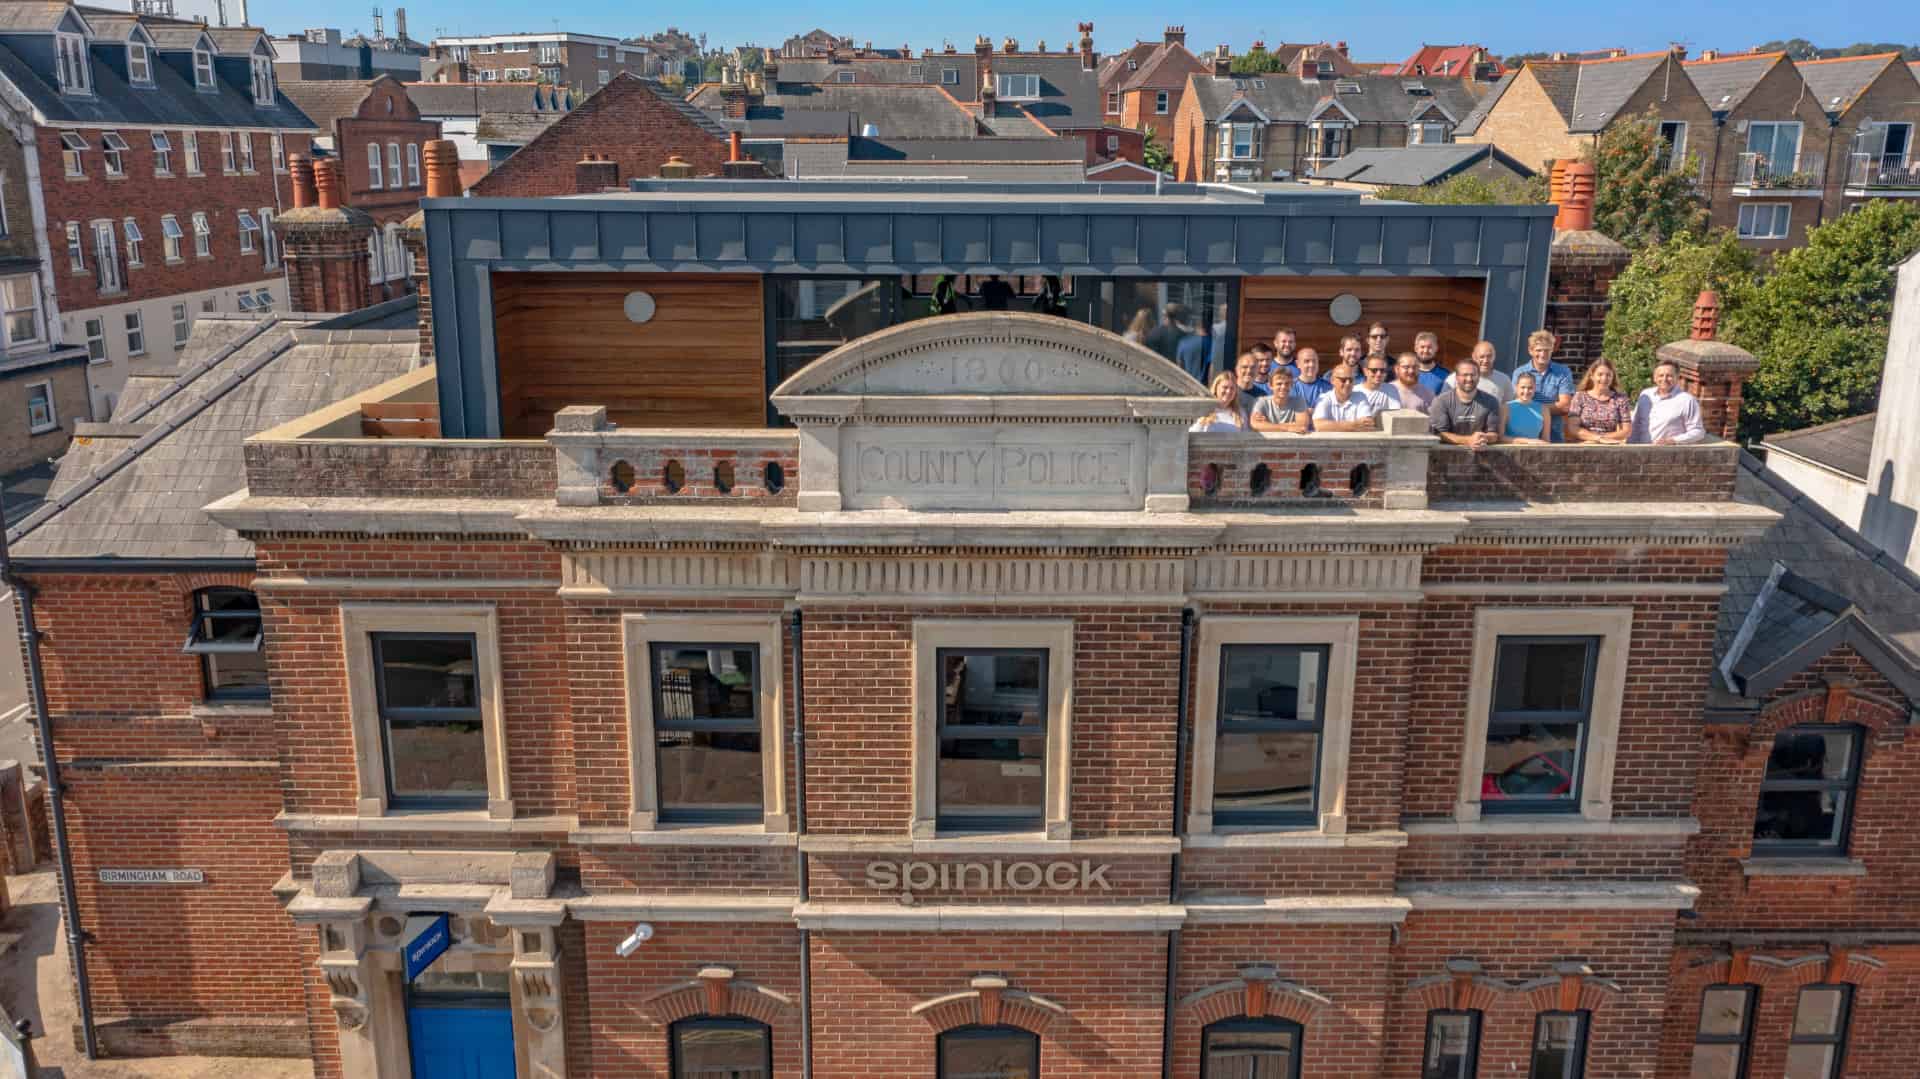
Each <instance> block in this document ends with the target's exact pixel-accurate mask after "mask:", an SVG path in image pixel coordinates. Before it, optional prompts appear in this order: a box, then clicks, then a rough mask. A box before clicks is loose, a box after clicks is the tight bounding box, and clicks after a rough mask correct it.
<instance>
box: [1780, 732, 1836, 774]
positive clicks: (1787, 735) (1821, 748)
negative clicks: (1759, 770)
mask: <svg viewBox="0 0 1920 1079" xmlns="http://www.w3.org/2000/svg"><path fill="white" fill-rule="evenodd" d="M1852 763H1853V732H1852V731H1844V730H1816V731H1805V730H1788V731H1782V732H1780V733H1779V734H1778V735H1776V736H1775V737H1774V740H1773V752H1772V753H1771V754H1769V755H1768V757H1767V776H1766V778H1767V779H1768V780H1776V779H1803V780H1804V779H1811V780H1837V779H1845V778H1846V777H1847V773H1848V771H1849V769H1850V768H1851V766H1852Z"/></svg>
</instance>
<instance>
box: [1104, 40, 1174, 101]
mask: <svg viewBox="0 0 1920 1079" xmlns="http://www.w3.org/2000/svg"><path fill="white" fill-rule="evenodd" d="M1165 44H1166V42H1165V41H1136V42H1134V43H1133V44H1132V45H1130V46H1128V48H1127V50H1126V51H1125V52H1117V53H1114V54H1113V55H1112V56H1109V57H1107V58H1106V59H1105V60H1102V61H1101V62H1100V92H1101V93H1116V92H1118V91H1119V89H1120V87H1121V85H1122V84H1123V83H1125V82H1126V81H1127V80H1128V79H1130V78H1132V77H1133V76H1134V74H1135V73H1136V72H1138V71H1139V70H1140V65H1142V64H1144V63H1146V62H1147V57H1149V56H1152V55H1153V52H1154V50H1155V49H1158V48H1160V46H1162V45H1165ZM1129 60H1131V61H1133V67H1132V68H1129V67H1127V61H1129Z"/></svg>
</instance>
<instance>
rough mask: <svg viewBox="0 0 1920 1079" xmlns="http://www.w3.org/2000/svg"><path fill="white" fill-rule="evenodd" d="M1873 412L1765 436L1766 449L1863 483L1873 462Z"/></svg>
mask: <svg viewBox="0 0 1920 1079" xmlns="http://www.w3.org/2000/svg"><path fill="white" fill-rule="evenodd" d="M1874 416H1875V413H1872V412H1869V413H1867V414H1866V415H1864V416H1850V417H1848V418H1847V419H1844V420H1835V421H1833V422H1832V423H1823V424H1820V425H1819V426H1818V427H1803V428H1801V429H1800V430H1798V431H1783V432H1781V433H1780V434H1777V435H1768V436H1767V440H1766V448H1767V449H1770V450H1779V451H1781V452H1782V453H1790V454H1792V455H1793V456H1795V457H1803V458H1805V459H1807V460H1809V461H1812V462H1813V463H1815V464H1817V465H1825V466H1826V467H1828V468H1831V469H1833V470H1834V471H1836V472H1844V473H1846V474H1847V475H1849V476H1852V477H1853V478H1855V479H1857V480H1859V481H1860V482H1862V483H1865V482H1866V480H1867V470H1868V469H1869V468H1870V467H1871V466H1872V463H1873V419H1874Z"/></svg>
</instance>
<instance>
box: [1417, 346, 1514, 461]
mask: <svg viewBox="0 0 1920 1079" xmlns="http://www.w3.org/2000/svg"><path fill="white" fill-rule="evenodd" d="M1479 386H1480V365H1479V364H1477V363H1474V362H1473V361H1472V360H1461V361H1460V362H1458V363H1456V364H1454V365H1453V388H1452V389H1450V390H1446V391H1443V392H1442V393H1440V394H1439V395H1438V396H1436V397H1435V398H1434V399H1433V407H1432V408H1431V409H1429V410H1428V411H1427V430H1429V431H1431V432H1433V433H1434V434H1436V435H1439V436H1440V440H1441V441H1442V442H1447V443H1451V444H1452V445H1455V446H1466V447H1468V448H1469V449H1475V450H1478V449H1484V448H1485V447H1487V446H1491V445H1494V444H1495V443H1497V442H1499V441H1500V402H1499V401H1497V400H1495V399H1494V397H1493V395H1492V394H1489V393H1483V392H1481V390H1480V388H1479Z"/></svg>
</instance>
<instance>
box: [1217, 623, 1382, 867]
mask: <svg viewBox="0 0 1920 1079" xmlns="http://www.w3.org/2000/svg"><path fill="white" fill-rule="evenodd" d="M1199 629H1200V632H1199V634H1198V639H1197V642H1196V643H1197V645H1198V647H1197V648H1196V649H1195V656H1196V658H1197V661H1198V663H1199V665H1200V669H1199V671H1198V672H1197V673H1198V677H1197V678H1196V679H1195V689H1194V711H1193V720H1194V722H1193V793H1192V807H1191V809H1189V810H1188V813H1187V820H1186V826H1187V834H1188V835H1209V834H1212V832H1213V773H1214V762H1215V744H1216V739H1217V737H1218V735H1219V728H1220V724H1219V712H1220V653H1221V649H1222V647H1223V646H1225V645H1230V644H1305V645H1327V646H1329V647H1328V654H1327V670H1326V671H1325V673H1324V675H1323V677H1324V678H1325V684H1326V687H1327V697H1326V706H1325V707H1326V711H1325V715H1324V716H1323V717H1322V719H1323V722H1322V724H1321V730H1320V774H1319V775H1318V776H1317V777H1316V780H1315V782H1316V786H1317V787H1318V794H1319V813H1320V826H1319V829H1318V833H1317V834H1320V835H1326V836H1337V835H1345V834H1346V831H1347V761H1348V757H1349V749H1350V745H1351V742H1352V737H1353V687H1354V681H1355V679H1356V678H1357V677H1358V676H1357V673H1356V672H1357V670H1358V663H1359V660H1358V657H1357V655H1356V653H1357V652H1358V651H1359V648H1360V618H1359V616H1357V615H1345V616H1337V617H1327V618H1291V617H1287V616H1284V615H1254V616H1247V617H1205V618H1202V619H1200V627H1199ZM1243 830H1244V831H1278V830H1282V829H1273V828H1249V829H1241V828H1235V829H1233V831H1235V832H1239V831H1243ZM1286 830H1287V831H1301V830H1300V829H1286ZM1305 834H1315V833H1313V832H1311V831H1308V832H1306V833H1305Z"/></svg>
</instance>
